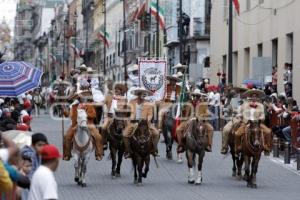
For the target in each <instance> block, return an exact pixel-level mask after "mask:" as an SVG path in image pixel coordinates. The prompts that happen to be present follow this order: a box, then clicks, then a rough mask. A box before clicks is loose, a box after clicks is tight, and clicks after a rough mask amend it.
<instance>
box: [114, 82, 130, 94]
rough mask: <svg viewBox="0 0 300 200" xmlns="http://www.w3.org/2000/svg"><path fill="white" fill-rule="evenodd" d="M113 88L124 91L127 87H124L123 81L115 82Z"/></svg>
mask: <svg viewBox="0 0 300 200" xmlns="http://www.w3.org/2000/svg"><path fill="white" fill-rule="evenodd" d="M114 88H115V89H119V90H121V91H122V93H126V92H127V90H128V88H127V87H126V85H125V84H123V83H116V84H115V85H114Z"/></svg>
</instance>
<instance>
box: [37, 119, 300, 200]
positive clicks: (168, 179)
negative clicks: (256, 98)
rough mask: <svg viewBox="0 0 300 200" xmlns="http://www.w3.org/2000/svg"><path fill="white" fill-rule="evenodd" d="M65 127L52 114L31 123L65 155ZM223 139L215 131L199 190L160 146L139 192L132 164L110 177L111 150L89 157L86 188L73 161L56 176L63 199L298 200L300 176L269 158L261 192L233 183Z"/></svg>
mask: <svg viewBox="0 0 300 200" xmlns="http://www.w3.org/2000/svg"><path fill="white" fill-rule="evenodd" d="M68 126H69V122H66V123H65V126H64V128H65V131H66V129H67V128H68ZM61 128H62V126H61V121H55V120H52V119H50V118H49V116H48V115H41V116H39V117H35V118H34V119H33V122H32V129H33V131H34V132H42V133H45V134H46V135H47V137H48V139H49V142H50V143H53V144H55V145H57V146H59V148H60V150H62V132H61ZM220 136H221V135H220V133H219V132H215V134H214V145H213V152H212V153H207V154H206V156H205V158H204V166H203V183H202V185H200V186H195V185H189V184H188V183H187V172H188V171H187V166H186V163H185V162H184V163H183V164H177V163H176V162H175V161H168V160H166V158H165V147H164V145H163V144H161V143H160V144H159V145H160V146H159V150H160V156H161V157H160V158H158V159H157V160H158V164H159V168H156V165H155V163H154V160H151V164H150V173H149V176H148V178H147V179H144V180H143V186H140V187H138V186H136V185H134V184H133V172H132V165H131V162H130V161H129V160H125V161H123V165H122V168H121V177H120V178H116V179H112V178H111V176H110V168H111V162H110V160H108V158H107V157H108V155H109V153H108V151H106V152H105V158H104V159H103V160H102V161H100V162H96V161H95V160H94V157H91V158H92V159H91V160H90V162H89V163H88V169H87V178H86V182H87V187H86V188H82V187H79V186H77V185H76V184H75V182H74V180H73V179H74V168H73V162H72V161H69V162H66V161H61V162H60V166H59V169H58V171H57V172H56V180H57V182H58V190H59V199H63V200H68V199H72V200H76V199H85V200H91V199H105V200H118V199H120V200H126V199H130V200H132V199H143V200H152V199H153V200H163V199H164V200H165V199H170V200H182V199H188V200H192V199H195V200H196V199H197V200H202V199H209V200H221V199H222V200H227V199H228V200H229V199H230V200H235V199H245V200H247V199H249V200H254V199H259V200H262V199H272V200H282V199H289V200H298V199H299V185H300V173H297V172H296V171H295V172H291V171H289V170H287V169H286V168H284V167H283V166H281V165H280V164H277V163H275V162H272V161H271V160H270V159H269V158H266V157H265V156H262V159H261V161H260V164H259V169H258V174H257V184H258V188H257V189H250V188H247V187H246V183H245V182H244V181H237V180H235V179H234V178H232V177H231V163H232V162H231V158H230V156H227V157H226V158H224V156H222V155H221V154H220V153H219V152H220V143H221V137H220ZM174 149H175V148H174ZM174 155H175V154H174ZM271 156H272V155H271Z"/></svg>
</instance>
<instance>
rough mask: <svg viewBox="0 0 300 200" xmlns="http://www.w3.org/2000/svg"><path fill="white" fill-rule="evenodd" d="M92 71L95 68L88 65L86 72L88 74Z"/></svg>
mask: <svg viewBox="0 0 300 200" xmlns="http://www.w3.org/2000/svg"><path fill="white" fill-rule="evenodd" d="M94 72H96V70H93V68H91V67H88V68H87V69H86V73H88V74H93V73H94Z"/></svg>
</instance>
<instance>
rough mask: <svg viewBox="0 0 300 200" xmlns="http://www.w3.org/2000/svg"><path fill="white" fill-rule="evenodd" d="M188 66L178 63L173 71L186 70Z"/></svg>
mask: <svg viewBox="0 0 300 200" xmlns="http://www.w3.org/2000/svg"><path fill="white" fill-rule="evenodd" d="M186 68H187V65H183V64H181V63H178V64H177V65H175V66H173V67H172V69H186Z"/></svg>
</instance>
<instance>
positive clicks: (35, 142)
mask: <svg viewBox="0 0 300 200" xmlns="http://www.w3.org/2000/svg"><path fill="white" fill-rule="evenodd" d="M46 144H48V140H47V137H46V136H45V135H44V134H43V133H35V134H33V135H32V136H31V145H30V146H27V145H26V146H24V147H23V148H22V149H21V155H22V156H26V157H29V158H30V159H31V161H32V168H31V171H30V172H29V174H28V177H29V178H32V175H33V173H34V172H35V171H36V169H37V168H38V167H39V166H40V165H41V156H40V154H41V150H42V148H43V147H44V146H45V145H46Z"/></svg>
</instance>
